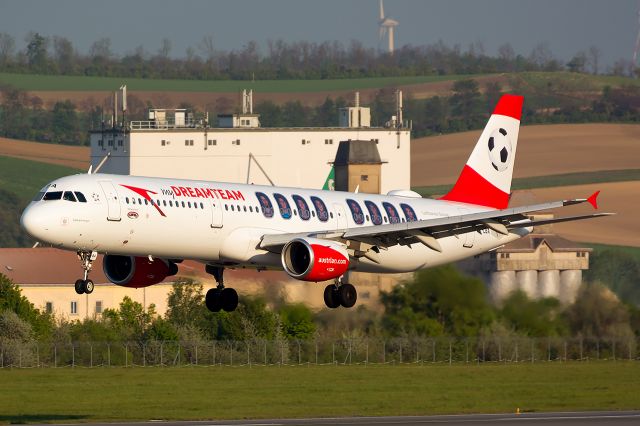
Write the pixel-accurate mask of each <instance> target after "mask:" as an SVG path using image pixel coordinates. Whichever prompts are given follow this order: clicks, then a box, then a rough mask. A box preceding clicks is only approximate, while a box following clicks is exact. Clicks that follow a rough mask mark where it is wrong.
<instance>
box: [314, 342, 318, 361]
mask: <svg viewBox="0 0 640 426" xmlns="http://www.w3.org/2000/svg"><path fill="white" fill-rule="evenodd" d="M315 344H316V365H318V341H317V340H316V341H315Z"/></svg>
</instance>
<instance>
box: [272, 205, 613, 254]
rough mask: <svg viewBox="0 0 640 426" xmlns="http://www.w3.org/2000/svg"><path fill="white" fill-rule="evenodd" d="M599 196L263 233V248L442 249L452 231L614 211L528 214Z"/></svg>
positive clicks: (521, 225) (502, 230)
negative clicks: (296, 243) (308, 244)
mask: <svg viewBox="0 0 640 426" xmlns="http://www.w3.org/2000/svg"><path fill="white" fill-rule="evenodd" d="M596 196H597V193H596V194H594V195H592V196H591V197H589V198H578V199H572V200H562V201H554V202H549V203H542V204H534V205H529V206H522V207H515V208H508V209H504V210H489V211H485V212H480V213H469V214H461V215H456V216H447V217H442V218H435V219H428V220H418V221H413V222H402V223H395V224H387V225H371V226H360V227H357V228H348V229H343V230H335V231H321V232H300V233H283V234H267V235H264V236H263V237H262V241H261V243H260V248H262V249H265V250H269V251H272V252H280V251H281V250H282V248H283V247H284V245H285V244H286V243H288V242H289V241H291V240H292V239H294V238H304V237H311V238H324V239H330V240H343V241H344V240H348V241H356V242H360V243H364V244H366V245H370V246H375V247H380V248H386V247H391V246H394V245H397V244H400V245H410V244H414V243H422V244H424V245H426V246H427V247H430V248H432V249H433V250H436V251H442V249H441V248H440V244H439V243H438V239H439V238H443V237H447V236H450V235H457V234H464V233H467V232H471V231H480V230H482V229H491V230H493V231H495V232H497V233H499V234H503V235H507V234H508V233H509V230H511V229H516V228H527V227H530V226H536V225H544V224H549V223H557V222H566V221H573V220H582V219H590V218H594V217H600V216H609V215H611V214H613V213H594V214H589V215H580V216H570V217H558V218H553V219H544V220H538V221H533V220H531V219H530V218H529V217H527V214H530V213H534V212H539V211H543V210H550V209H555V208H559V207H565V206H570V205H575V204H581V203H584V202H589V203H591V204H592V205H593V206H594V207H596V208H597V205H596V198H595V197H596Z"/></svg>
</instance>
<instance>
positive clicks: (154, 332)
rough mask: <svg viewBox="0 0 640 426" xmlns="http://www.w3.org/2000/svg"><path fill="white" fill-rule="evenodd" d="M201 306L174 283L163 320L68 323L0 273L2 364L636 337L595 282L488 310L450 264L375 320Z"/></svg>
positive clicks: (634, 320)
mask: <svg viewBox="0 0 640 426" xmlns="http://www.w3.org/2000/svg"><path fill="white" fill-rule="evenodd" d="M635 267H636V270H637V268H638V263H636V266H635ZM636 277H637V275H636ZM612 278H613V277H612ZM614 279H617V278H614ZM636 280H637V278H636ZM610 285H611V284H610ZM203 299H204V296H203V287H202V285H201V284H199V283H197V282H194V281H192V280H190V279H184V278H178V279H177V280H176V282H175V283H174V285H173V288H172V290H171V292H170V293H169V295H168V310H167V312H166V315H165V316H160V315H158V314H157V313H156V311H155V308H154V306H150V307H148V308H147V309H145V308H144V307H143V306H142V305H141V304H140V303H138V302H135V301H133V300H131V299H130V298H128V297H125V298H124V299H123V300H122V302H121V303H120V305H119V306H118V307H117V308H115V309H106V310H105V311H104V312H103V313H102V315H101V316H95V317H93V318H89V319H84V320H76V321H70V320H68V319H65V318H55V317H53V316H52V315H50V314H47V313H43V312H42V311H40V310H38V309H36V308H35V307H34V306H33V305H32V304H31V303H30V302H29V301H28V300H27V299H26V298H25V297H24V296H22V294H21V292H20V289H19V288H18V286H17V285H16V284H14V283H13V282H12V281H11V280H9V279H8V278H7V277H6V276H4V275H2V274H0V346H2V347H3V350H4V354H3V356H4V357H5V362H7V358H6V357H10V356H11V348H19V347H20V345H21V344H24V345H27V344H33V343H34V342H36V341H37V342H39V343H45V344H52V345H61V346H63V345H70V344H71V342H75V343H78V342H80V343H81V342H130V343H134V344H137V345H145V344H148V343H152V342H158V341H174V342H189V344H191V345H201V346H202V347H204V346H207V342H210V341H236V342H238V341H255V340H267V341H271V342H278V341H282V342H287V341H310V340H314V339H330V340H331V339H333V340H339V339H354V338H356V339H363V338H371V339H387V338H397V337H402V338H438V337H443V336H444V337H446V336H455V337H458V338H465V337H469V338H482V339H496V338H504V339H512V340H513V339H517V338H518V337H528V338H555V337H565V338H566V337H570V336H572V337H576V338H580V339H591V340H594V341H600V342H603V343H604V342H607V341H611V340H618V341H621V342H622V341H624V342H634V343H633V345H635V342H636V341H637V338H638V337H639V336H640V309H639V308H638V305H637V304H632V303H623V302H621V301H620V300H619V299H618V298H617V297H616V296H614V294H613V293H612V292H611V291H610V290H609V289H608V288H607V287H605V286H604V285H603V284H600V283H598V282H592V283H586V284H584V285H583V286H582V288H581V289H580V291H579V293H578V296H577V299H576V301H575V303H574V304H572V305H569V306H562V305H561V304H560V303H559V302H558V300H556V299H553V298H545V299H540V300H532V299H529V298H528V297H527V296H526V295H525V294H524V293H522V292H515V293H512V295H511V296H510V297H509V298H508V299H507V300H505V301H504V302H503V303H502V304H501V305H500V306H493V305H491V304H489V303H488V302H487V294H486V288H485V285H484V284H483V283H482V281H480V280H479V279H476V278H473V277H470V276H466V275H463V274H461V273H460V272H459V271H458V270H457V269H456V268H455V267H454V266H451V265H449V266H443V267H438V268H433V269H428V270H423V271H419V272H417V273H416V274H415V275H414V277H413V279H411V280H409V281H406V282H404V283H401V284H399V285H397V286H396V287H394V288H393V289H392V290H391V291H389V292H387V293H382V295H381V302H382V305H383V307H384V310H383V311H382V312H376V311H372V310H368V309H366V308H365V307H363V306H361V307H359V308H356V309H353V310H329V309H323V310H321V311H318V312H314V311H311V310H310V309H309V308H307V307H306V306H305V305H302V304H291V303H287V302H286V301H285V300H284V298H282V297H271V298H270V300H267V299H265V297H263V296H244V297H241V301H240V304H239V307H238V309H237V310H236V311H235V312H231V313H227V312H219V313H212V312H210V311H208V310H207V309H206V307H205V306H204V303H203ZM16 354H17V352H16ZM14 355H15V354H14Z"/></svg>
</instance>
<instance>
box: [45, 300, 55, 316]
mask: <svg viewBox="0 0 640 426" xmlns="http://www.w3.org/2000/svg"><path fill="white" fill-rule="evenodd" d="M44 311H45V312H46V313H48V314H52V313H53V302H46V303H45V304H44Z"/></svg>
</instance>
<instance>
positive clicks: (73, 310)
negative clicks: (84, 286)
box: [71, 300, 78, 315]
mask: <svg viewBox="0 0 640 426" xmlns="http://www.w3.org/2000/svg"><path fill="white" fill-rule="evenodd" d="M71 315H78V302H76V301H75V300H74V301H72V302H71Z"/></svg>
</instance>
